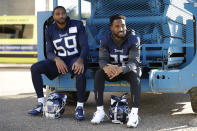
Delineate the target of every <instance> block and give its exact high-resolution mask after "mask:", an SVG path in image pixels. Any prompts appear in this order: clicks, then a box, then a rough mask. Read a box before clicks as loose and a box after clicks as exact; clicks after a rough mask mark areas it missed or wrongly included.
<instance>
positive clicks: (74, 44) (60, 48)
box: [53, 36, 78, 56]
mask: <svg viewBox="0 0 197 131" xmlns="http://www.w3.org/2000/svg"><path fill="white" fill-rule="evenodd" d="M62 40H64V43H65V47H66V48H67V49H73V50H72V51H69V50H66V49H65V48H64V47H63V46H61V45H60V46H58V45H57V43H59V42H61V41H62ZM69 40H72V42H71V43H72V44H69V43H68V41H69ZM53 44H54V46H55V48H56V50H58V56H71V55H74V54H77V53H78V50H77V41H76V36H68V37H64V38H60V39H57V40H54V41H53ZM60 51H61V52H60Z"/></svg>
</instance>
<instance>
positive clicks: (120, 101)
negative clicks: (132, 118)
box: [109, 93, 130, 124]
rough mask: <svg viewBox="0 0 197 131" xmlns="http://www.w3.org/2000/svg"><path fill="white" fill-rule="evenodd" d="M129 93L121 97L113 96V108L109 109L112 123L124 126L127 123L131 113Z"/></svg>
mask: <svg viewBox="0 0 197 131" xmlns="http://www.w3.org/2000/svg"><path fill="white" fill-rule="evenodd" d="M126 96H127V93H125V94H123V95H122V96H121V97H117V96H114V95H111V106H110V108H109V116H110V118H111V120H112V123H119V124H123V123H126V122H127V117H128V114H129V112H130V109H129V107H128V99H127V98H126Z"/></svg>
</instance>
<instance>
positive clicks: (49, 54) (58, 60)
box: [45, 29, 68, 74]
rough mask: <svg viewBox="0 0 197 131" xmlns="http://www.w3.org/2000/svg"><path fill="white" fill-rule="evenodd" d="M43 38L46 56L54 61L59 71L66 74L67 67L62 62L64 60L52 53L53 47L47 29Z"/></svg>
mask: <svg viewBox="0 0 197 131" xmlns="http://www.w3.org/2000/svg"><path fill="white" fill-rule="evenodd" d="M45 38H46V42H47V45H46V52H47V58H48V59H49V60H52V61H54V62H55V64H56V66H57V69H58V72H59V73H62V74H66V73H67V72H68V68H67V66H66V64H65V63H64V61H63V60H61V58H60V57H58V56H56V55H55V53H54V50H55V48H54V45H53V42H52V40H51V36H50V34H49V33H48V30H47V29H46V31H45Z"/></svg>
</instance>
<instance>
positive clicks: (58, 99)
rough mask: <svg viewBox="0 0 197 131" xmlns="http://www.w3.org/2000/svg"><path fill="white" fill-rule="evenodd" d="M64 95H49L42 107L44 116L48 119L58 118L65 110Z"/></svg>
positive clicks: (65, 97)
mask: <svg viewBox="0 0 197 131" xmlns="http://www.w3.org/2000/svg"><path fill="white" fill-rule="evenodd" d="M66 99H67V96H66V95H62V94H60V93H51V94H49V96H48V97H47V101H46V103H45V105H44V116H46V118H49V119H56V118H60V117H61V116H62V114H63V113H64V110H65V104H66Z"/></svg>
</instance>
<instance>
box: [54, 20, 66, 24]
mask: <svg viewBox="0 0 197 131" xmlns="http://www.w3.org/2000/svg"><path fill="white" fill-rule="evenodd" d="M56 22H57V23H58V24H60V25H64V24H65V23H66V20H65V21H64V22H60V21H57V20H56Z"/></svg>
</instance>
